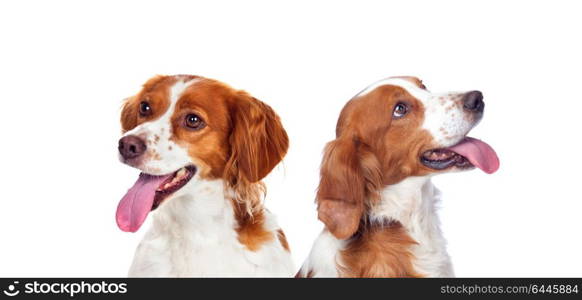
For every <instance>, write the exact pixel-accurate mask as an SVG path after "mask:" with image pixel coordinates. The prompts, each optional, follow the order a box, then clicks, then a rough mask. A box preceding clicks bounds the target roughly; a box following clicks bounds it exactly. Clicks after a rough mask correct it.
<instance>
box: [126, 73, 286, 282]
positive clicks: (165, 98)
mask: <svg viewBox="0 0 582 300" xmlns="http://www.w3.org/2000/svg"><path fill="white" fill-rule="evenodd" d="M121 126H122V133H123V136H122V138H121V139H120V140H119V157H120V160H121V162H123V163H125V164H127V165H129V166H131V167H134V168H137V169H139V170H140V171H141V174H140V175H139V178H138V180H137V181H136V183H135V184H134V185H133V187H131V188H130V189H129V190H128V192H127V194H126V195H125V196H123V198H122V200H121V201H120V203H119V205H118V207H117V214H116V220H117V225H118V226H119V228H120V229H121V230H123V231H126V232H135V231H137V230H138V229H139V228H140V226H141V225H142V224H143V222H144V220H145V219H146V217H147V215H148V214H149V213H150V212H151V211H155V214H154V216H153V217H154V218H153V222H152V226H151V228H150V229H149V231H148V232H147V233H146V234H145V236H144V238H143V240H142V241H141V243H140V244H139V246H138V247H137V250H136V253H135V257H134V260H133V263H132V265H131V267H130V270H129V276H130V277H159V276H163V277H227V276H228V277H231V276H232V277H252V276H260V277H288V276H293V275H294V273H295V269H294V267H293V263H292V261H291V255H290V253H289V245H288V243H287V240H286V238H285V235H284V233H283V231H282V230H281V228H280V227H279V226H278V225H277V223H276V220H275V216H274V215H273V214H271V213H270V212H269V211H268V210H266V209H265V207H264V206H263V203H262V198H263V196H264V185H263V184H262V183H261V179H263V178H264V177H265V176H266V175H267V174H269V172H270V171H271V170H272V169H273V168H274V167H275V166H276V165H277V164H278V163H279V162H280V161H281V160H282V159H283V157H284V156H285V154H286V152H287V148H288V145H289V141H288V137H287V133H286V131H285V129H284V128H283V126H282V124H281V121H280V119H279V117H278V116H277V115H276V113H275V112H274V111H273V109H271V107H269V106H268V105H266V104H265V103H263V102H261V101H259V100H257V99H255V98H253V97H252V96H251V95H249V94H248V93H246V92H244V91H240V90H235V89H233V88H231V87H229V86H227V85H226V84H224V83H221V82H219V81H216V80H213V79H208V78H204V77H200V76H191V75H175V76H156V77H153V78H151V79H150V80H148V81H147V82H146V83H145V84H144V85H143V88H142V90H141V91H140V92H139V93H138V94H137V95H135V96H133V97H130V98H128V99H126V100H125V102H124V104H123V107H122V111H121Z"/></svg>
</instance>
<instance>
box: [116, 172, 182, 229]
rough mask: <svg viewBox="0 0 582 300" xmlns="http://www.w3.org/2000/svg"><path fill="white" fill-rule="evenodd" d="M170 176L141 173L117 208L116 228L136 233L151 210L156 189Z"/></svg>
mask: <svg viewBox="0 0 582 300" xmlns="http://www.w3.org/2000/svg"><path fill="white" fill-rule="evenodd" d="M171 176H172V175H171V174H170V175H165V176H152V175H148V174H144V173H141V174H139V178H138V179H137V181H136V182H135V184H134V185H133V186H132V187H131V188H130V189H129V191H127V194H125V196H123V198H122V199H121V201H120V202H119V205H118V206H117V214H116V220H117V226H118V227H119V229H121V230H123V231H127V232H136V231H137V230H138V229H139V227H140V226H141V224H143V222H144V221H145V218H146V217H147V215H148V213H149V212H150V211H151V210H152V205H153V204H154V198H155V196H156V189H157V188H158V187H159V186H160V185H161V184H162V182H164V181H165V180H166V179H168V178H170V177H171Z"/></svg>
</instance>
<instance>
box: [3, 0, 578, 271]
mask: <svg viewBox="0 0 582 300" xmlns="http://www.w3.org/2000/svg"><path fill="white" fill-rule="evenodd" d="M275 2H276V1H264V2H256V1H255V2H250V1H233V2H220V1H199V2H194V1H183V2H179V1H159V2H146V1H112V2H107V1H94V2H92V3H88V2H85V1H68V2H64V1H38V2H30V1H18V2H16V1H10V2H9V1H2V3H1V4H0V34H1V35H0V38H1V40H0V43H1V45H0V128H1V129H0V130H1V131H0V132H1V136H0V141H1V142H0V188H1V191H0V236H1V238H2V241H1V242H0V243H1V244H0V276H125V274H126V271H127V269H128V267H129V264H130V262H131V259H132V257H133V252H134V250H135V247H136V245H137V243H138V242H139V240H140V239H141V236H142V235H143V233H144V232H145V230H146V229H147V228H148V227H149V222H148V223H146V224H145V225H144V226H143V227H142V229H141V230H140V231H139V232H138V233H136V234H129V233H123V232H121V231H120V230H119V229H118V228H117V226H116V223H115V219H114V215H115V209H116V206H117V203H118V201H119V200H120V199H121V197H122V196H123V195H124V193H125V192H126V190H127V189H128V188H129V187H130V186H131V185H132V184H133V183H134V182H135V180H136V178H137V175H138V171H136V170H134V169H131V168H129V167H127V166H124V165H122V164H121V163H119V162H118V161H117V150H116V147H117V140H118V138H119V133H120V126H119V123H118V118H119V112H120V105H121V101H122V99H123V98H124V97H127V96H130V95H132V94H134V93H136V92H137V91H138V90H139V87H140V85H141V84H142V83H143V82H145V81H146V80H147V79H148V78H149V77H151V76H153V75H154V74H175V73H186V74H198V75H203V76H207V77H211V78H216V79H219V80H221V81H224V82H226V83H228V84H230V85H232V86H234V87H236V88H241V89H245V90H247V91H249V92H250V93H251V94H253V95H254V96H256V97H257V98H259V99H261V100H263V101H265V102H267V103H268V104H270V105H271V106H272V107H273V108H274V109H275V110H276V111H277V112H278V113H279V115H280V116H281V118H282V120H283V122H284V125H285V127H286V129H287V131H288V133H289V136H290V139H291V147H290V149H289V153H288V155H287V157H286V159H285V161H284V163H283V164H282V165H281V166H280V167H278V168H277V169H276V171H275V172H273V173H272V174H271V175H270V176H269V177H268V179H267V184H268V189H269V193H268V197H267V207H268V208H269V209H271V210H272V211H273V212H274V213H276V214H277V215H278V217H279V222H280V224H281V225H282V227H283V229H284V230H285V232H286V233H287V235H288V238H289V241H290V244H291V247H292V251H293V256H294V259H295V263H296V264H297V266H299V265H300V264H301V263H302V262H303V260H304V258H305V257H306V255H307V253H308V251H309V250H310V248H311V244H312V241H313V240H314V238H315V236H316V235H317V234H318V233H319V231H320V229H321V228H322V225H321V223H319V222H318V221H317V217H316V212H315V205H314V203H313V200H314V194H315V193H314V192H315V189H316V186H317V182H318V176H319V175H318V168H319V164H320V160H321V153H322V149H323V147H324V145H325V143H326V142H327V141H329V140H331V139H332V138H333V137H334V127H335V123H336V119H337V116H338V113H339V111H340V109H341V108H342V107H343V105H344V104H345V102H346V101H347V100H348V99H349V98H350V97H352V96H353V95H354V94H355V93H356V92H358V91H359V90H361V89H362V88H364V87H365V86H366V85H368V84H370V83H372V82H373V81H376V80H378V79H381V78H384V77H387V76H393V75H416V76H418V77H420V78H421V79H423V80H424V82H425V83H426V85H427V86H428V88H429V89H431V90H434V91H448V90H472V89H479V90H481V91H483V93H484V94H485V101H486V112H485V118H484V120H483V121H482V122H481V124H480V125H479V126H478V127H477V128H476V129H475V130H474V131H473V133H472V136H475V137H478V138H481V139H483V140H485V141H487V142H488V143H489V144H491V145H492V146H493V147H494V148H495V149H496V150H497V152H498V154H499V156H500V158H501V169H500V171H499V172H497V173H496V174H494V175H486V174H484V173H483V172H480V171H478V170H475V171H471V172H467V173H461V174H448V175H442V176H439V177H437V178H435V180H434V181H435V184H436V185H437V186H438V187H439V188H440V189H441V190H442V192H443V194H444V198H443V202H442V203H441V210H440V216H441V219H442V223H443V231H444V234H445V236H446V238H447V240H448V243H449V247H448V249H449V252H450V255H451V257H452V259H453V263H454V265H455V270H456V273H457V275H458V276H582V259H581V253H582V241H581V240H582V238H581V236H582V235H581V233H580V231H581V228H582V218H581V217H580V216H581V213H582V196H581V188H580V186H581V185H582V181H581V179H582V177H581V176H580V170H581V169H582V163H581V159H580V155H581V154H580V140H581V139H582V134H581V133H580V129H581V126H580V118H581V116H580V112H581V109H582V99H581V98H582V97H581V96H580V92H581V90H580V84H581V82H580V77H581V76H580V74H581V71H582V62H581V54H582V47H581V42H580V41H581V40H582V39H581V33H580V32H581V31H580V29H581V28H582V19H581V18H580V13H581V9H580V7H577V6H575V4H576V2H575V1H572V2H566V1H548V2H547V3H539V2H536V1H503V2H501V1H500V2H495V1H482V2H473V1H426V2H416V1H398V2H396V1H395V2H389V1H378V2H367V1H353V2H351V3H348V2H342V1H330V2H324V1H322V2H316V1H306V2H301V1H289V2H288V3H286V4H284V3H275Z"/></svg>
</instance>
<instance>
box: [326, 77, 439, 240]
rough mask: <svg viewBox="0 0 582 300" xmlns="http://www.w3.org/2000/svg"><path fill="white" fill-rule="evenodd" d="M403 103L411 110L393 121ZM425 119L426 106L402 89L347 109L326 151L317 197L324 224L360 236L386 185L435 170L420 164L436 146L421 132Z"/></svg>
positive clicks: (378, 92) (380, 91) (339, 233)
mask: <svg viewBox="0 0 582 300" xmlns="http://www.w3.org/2000/svg"><path fill="white" fill-rule="evenodd" d="M399 102H404V103H407V104H408V105H409V107H410V108H409V110H410V111H409V113H408V114H407V116H405V117H404V118H402V119H398V120H392V111H393V109H394V106H395V105H396V104H398V103H399ZM423 119H424V108H423V106H422V103H421V102H420V101H418V100H417V99H415V98H414V97H412V96H411V95H410V94H408V92H406V90H404V89H402V88H400V87H396V86H382V87H379V88H377V89H375V90H374V91H372V92H370V93H368V94H366V95H364V96H362V97H358V98H355V99H352V100H351V101H349V102H348V103H347V104H346V106H345V107H344V109H343V110H342V112H341V114H340V117H339V120H338V124H337V128H336V136H337V138H336V139H335V140H334V141H332V142H330V143H329V144H328V145H327V147H326V149H325V154H324V157H323V162H322V165H321V179H320V184H319V188H318V191H317V197H316V199H317V203H318V215H319V219H320V220H321V221H322V222H323V223H325V224H326V227H327V229H328V230H329V231H330V232H331V233H332V234H334V235H335V236H336V237H337V238H340V239H346V238H349V237H350V236H351V235H352V234H354V233H355V232H356V231H357V229H358V226H359V224H360V220H361V219H362V216H363V215H365V212H366V211H367V208H369V207H370V206H372V205H373V204H374V202H375V201H376V200H377V198H378V194H377V193H378V191H379V189H380V188H381V187H382V186H386V185H390V184H394V183H397V182H399V181H401V180H402V179H404V178H406V177H408V176H421V175H426V174H427V173H428V172H430V171H431V170H429V169H428V168H426V167H424V166H423V165H422V164H420V162H419V155H420V153H422V152H423V151H425V150H428V149H430V148H431V146H432V145H433V141H432V137H431V136H430V134H428V133H427V132H426V131H424V130H423V129H422V128H421V125H422V121H423Z"/></svg>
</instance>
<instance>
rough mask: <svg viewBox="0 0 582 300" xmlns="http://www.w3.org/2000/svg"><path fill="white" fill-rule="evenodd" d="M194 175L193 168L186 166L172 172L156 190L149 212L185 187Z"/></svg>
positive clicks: (194, 169)
mask: <svg viewBox="0 0 582 300" xmlns="http://www.w3.org/2000/svg"><path fill="white" fill-rule="evenodd" d="M194 173H196V168H195V167H194V166H187V167H184V168H181V169H180V170H178V171H176V172H174V173H173V174H172V176H171V177H168V178H167V179H166V180H165V181H163V182H162V183H161V184H160V185H159V186H158V188H157V189H156V196H155V197H154V204H153V205H152V209H151V210H154V209H156V208H158V206H160V204H161V203H162V201H164V200H165V199H166V198H168V196H170V195H172V194H173V193H175V192H176V191H178V190H179V189H181V188H182V187H183V186H185V185H186V183H188V182H189V181H190V179H192V177H194Z"/></svg>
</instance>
